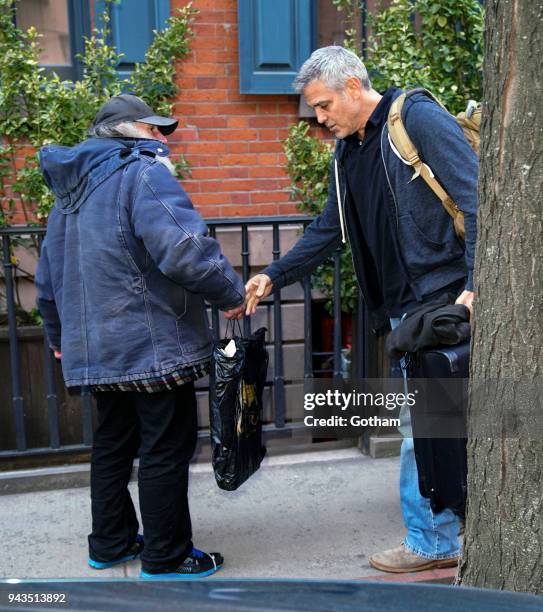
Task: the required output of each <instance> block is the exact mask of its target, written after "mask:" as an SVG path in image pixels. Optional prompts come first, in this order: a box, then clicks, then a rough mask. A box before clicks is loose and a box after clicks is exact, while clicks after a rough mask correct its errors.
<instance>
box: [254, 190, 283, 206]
mask: <svg viewBox="0 0 543 612" xmlns="http://www.w3.org/2000/svg"><path fill="white" fill-rule="evenodd" d="M289 197H290V195H289V193H288V192H287V191H260V192H256V193H252V194H251V203H252V204H260V203H261V202H269V201H270V200H273V201H274V202H288V200H289Z"/></svg>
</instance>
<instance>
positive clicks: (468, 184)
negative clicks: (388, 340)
mask: <svg viewBox="0 0 543 612" xmlns="http://www.w3.org/2000/svg"><path fill="white" fill-rule="evenodd" d="M401 93H402V91H401V90H397V92H396V95H395V96H394V98H396V97H397V96H399V95H400V94H401ZM402 119H403V122H404V125H405V126H406V129H407V132H408V134H409V136H410V138H411V140H412V141H413V144H414V145H415V147H416V148H417V150H418V151H419V155H420V157H421V159H422V160H423V161H424V162H425V163H426V164H428V165H429V166H430V168H431V170H432V171H433V173H434V174H435V176H436V177H437V179H438V180H439V181H440V183H441V184H442V185H443V187H444V189H445V190H446V191H447V193H448V194H449V195H450V196H451V197H452V199H453V200H454V201H455V202H456V203H457V205H458V207H459V208H460V209H461V210H462V211H463V212H464V222H465V231H466V237H465V243H464V244H463V243H462V241H460V240H459V239H458V238H457V236H456V234H455V231H454V227H453V223H452V219H451V217H450V216H449V214H448V213H447V211H446V210H445V209H444V208H443V205H442V204H441V202H440V201H439V199H438V198H437V197H436V195H435V194H434V193H433V191H432V190H431V189H430V187H428V185H427V184H426V183H425V182H424V180H423V179H422V178H421V177H420V176H419V177H418V178H416V179H414V180H411V179H412V176H413V169H412V168H411V166H408V165H407V164H405V162H403V160H401V159H400V157H399V155H398V154H397V153H395V151H394V150H393V147H392V146H391V144H390V141H389V137H388V129H387V126H386V124H385V125H384V126H383V129H382V133H381V157H382V163H383V165H384V168H385V173H386V177H387V181H388V185H389V187H390V190H391V193H392V198H391V199H390V205H389V206H388V207H387V214H388V215H389V218H390V221H391V227H392V228H393V239H394V240H395V241H397V245H398V247H399V248H398V252H399V253H400V261H401V265H402V266H403V268H404V272H405V275H406V278H407V279H408V281H409V284H410V286H411V288H412V290H413V293H414V295H415V296H416V298H417V299H418V300H422V299H423V298H424V296H426V295H429V294H431V293H434V292H436V291H439V290H440V289H442V288H444V287H446V286H448V285H450V284H451V283H453V282H455V281H459V280H460V279H462V278H465V279H466V286H465V288H466V289H467V290H470V291H473V261H474V255H475V241H476V237H477V170H478V160H477V156H476V154H475V153H474V151H473V150H472V148H471V147H470V145H469V143H468V142H467V140H466V139H465V137H464V134H463V132H462V129H461V128H460V126H459V125H458V123H457V122H456V119H455V118H454V117H453V116H452V115H450V114H449V113H447V112H446V111H444V110H443V109H442V108H441V107H440V106H439V105H438V104H436V103H435V102H433V101H432V100H431V99H430V98H429V97H428V96H426V95H425V94H423V93H416V94H413V95H412V96H410V97H408V98H407V100H406V102H405V104H404V106H403V110H402ZM345 145H346V143H345V141H344V140H338V141H337V143H336V148H335V153H334V159H333V161H332V164H331V168H330V182H329V187H328V201H327V203H326V206H325V208H324V210H323V211H322V213H321V214H320V215H319V216H318V217H317V218H316V219H315V220H314V221H313V222H312V223H311V224H310V225H309V226H308V227H307V228H306V230H305V233H304V235H303V236H302V237H301V238H300V240H298V242H297V243H296V244H295V246H294V247H293V248H292V249H291V250H290V251H289V252H288V253H286V254H285V255H284V256H283V257H281V258H280V259H279V260H277V261H275V262H273V263H272V264H271V265H270V266H268V267H267V268H266V269H265V270H263V272H264V273H265V274H267V275H268V276H269V277H270V278H271V280H272V282H273V284H274V288H276V289H279V288H281V287H283V286H285V285H289V284H291V283H293V282H295V281H297V280H300V279H301V278H303V277H304V276H306V275H307V274H309V273H311V272H312V271H313V270H314V269H315V268H316V267H317V266H318V265H319V264H320V263H321V262H322V261H323V260H324V259H326V258H327V257H328V256H329V255H330V254H331V253H332V252H333V250H334V249H335V248H337V247H338V246H339V245H340V244H341V242H342V241H343V242H345V241H346V238H347V237H348V239H349V243H350V246H351V251H352V256H353V263H354V269H355V272H356V276H357V279H358V283H359V285H360V288H361V291H362V294H363V296H364V300H365V302H366V305H367V306H368V308H369V310H370V312H371V313H372V315H373V318H374V324H375V326H380V323H381V322H382V321H383V320H384V311H383V298H382V295H381V290H380V287H379V283H378V280H377V273H376V270H375V267H374V264H373V258H372V256H371V254H370V252H369V250H368V246H367V244H366V242H365V240H364V238H363V236H362V235H359V234H356V235H353V231H352V228H351V225H350V223H349V221H350V219H351V218H352V217H353V215H354V214H355V211H354V202H353V201H352V199H351V198H350V197H349V192H348V189H347V188H346V187H347V181H346V177H345V172H344V169H343V158H344V155H345V148H346V146H345ZM363 188H364V187H363V186H361V189H363Z"/></svg>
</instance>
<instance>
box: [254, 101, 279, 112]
mask: <svg viewBox="0 0 543 612" xmlns="http://www.w3.org/2000/svg"><path fill="white" fill-rule="evenodd" d="M277 109H278V104H277V102H268V103H264V104H259V105H258V113H259V114H268V115H276V114H277Z"/></svg>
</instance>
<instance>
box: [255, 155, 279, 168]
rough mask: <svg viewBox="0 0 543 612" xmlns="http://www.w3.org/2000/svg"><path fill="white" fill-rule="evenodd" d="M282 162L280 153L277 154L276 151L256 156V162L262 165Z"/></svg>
mask: <svg viewBox="0 0 543 612" xmlns="http://www.w3.org/2000/svg"><path fill="white" fill-rule="evenodd" d="M280 161H281V162H283V161H284V158H283V156H282V155H278V154H277V153H263V154H262V155H259V156H258V163H259V164H262V165H263V166H272V165H273V164H277V163H278V162H280Z"/></svg>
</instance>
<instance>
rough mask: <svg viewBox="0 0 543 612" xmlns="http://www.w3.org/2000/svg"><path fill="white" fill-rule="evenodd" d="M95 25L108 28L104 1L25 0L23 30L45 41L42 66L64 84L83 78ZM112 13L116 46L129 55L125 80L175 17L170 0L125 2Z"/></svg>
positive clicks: (20, 14) (20, 18)
mask: <svg viewBox="0 0 543 612" xmlns="http://www.w3.org/2000/svg"><path fill="white" fill-rule="evenodd" d="M91 10H92V13H93V17H94V19H93V23H94V25H95V26H96V27H100V26H101V25H102V19H101V17H102V15H103V14H104V11H105V10H106V3H105V2H104V0H19V1H18V2H17V16H16V21H17V26H18V27H20V28H22V29H26V28H28V27H30V26H35V27H36V28H37V30H38V32H40V34H42V35H43V38H41V41H40V42H41V45H42V47H43V52H42V54H41V58H40V59H41V64H42V65H43V66H44V67H45V68H46V69H47V70H50V71H51V72H56V73H57V74H58V75H59V77H60V78H61V79H69V80H76V79H78V78H80V77H81V75H82V65H81V62H80V61H79V60H78V59H77V55H78V54H80V53H83V52H84V50H85V45H84V40H83V37H84V36H90V34H91ZM109 10H110V11H111V14H110V17H111V23H110V26H111V36H110V41H109V42H110V44H113V45H115V47H116V48H117V50H118V51H119V52H120V53H123V57H122V59H121V63H120V64H119V75H120V76H121V77H123V76H127V74H129V73H130V71H131V70H133V68H134V64H135V63H136V62H141V61H142V60H143V59H144V57H145V52H146V51H147V48H148V46H149V45H150V43H151V42H152V40H153V36H154V35H153V30H162V29H163V28H164V27H165V26H166V20H167V19H168V17H169V16H170V0H122V1H121V2H120V4H113V5H110V6H109Z"/></svg>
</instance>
